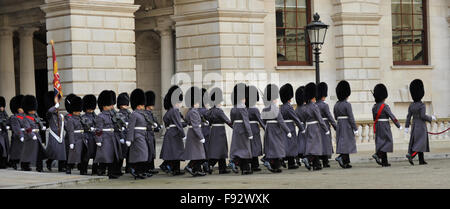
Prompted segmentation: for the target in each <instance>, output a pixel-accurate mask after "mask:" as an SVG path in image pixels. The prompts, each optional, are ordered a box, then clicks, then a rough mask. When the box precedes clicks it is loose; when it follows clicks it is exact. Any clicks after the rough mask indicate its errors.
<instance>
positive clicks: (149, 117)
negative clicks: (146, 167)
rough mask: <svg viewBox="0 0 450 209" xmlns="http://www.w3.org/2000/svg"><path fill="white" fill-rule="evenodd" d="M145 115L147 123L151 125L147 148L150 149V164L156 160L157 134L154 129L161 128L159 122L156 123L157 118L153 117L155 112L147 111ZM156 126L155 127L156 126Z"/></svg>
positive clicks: (147, 137)
mask: <svg viewBox="0 0 450 209" xmlns="http://www.w3.org/2000/svg"><path fill="white" fill-rule="evenodd" d="M144 114H146V118H147V120H148V121H147V123H149V126H148V129H147V136H146V140H147V148H148V154H149V156H148V160H147V161H148V162H150V161H152V160H153V159H155V158H156V144H155V143H156V142H155V132H154V131H153V128H156V126H158V127H159V124H158V122H157V121H156V118H155V117H154V116H153V112H152V111H151V110H145V111H144ZM144 119H145V118H144ZM154 123H155V124H156V126H155V124H154Z"/></svg>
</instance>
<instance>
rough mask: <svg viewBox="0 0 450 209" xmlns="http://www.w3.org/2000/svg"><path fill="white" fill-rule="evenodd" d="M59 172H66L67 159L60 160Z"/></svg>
mask: <svg viewBox="0 0 450 209" xmlns="http://www.w3.org/2000/svg"><path fill="white" fill-rule="evenodd" d="M58 172H66V161H64V160H60V161H58Z"/></svg>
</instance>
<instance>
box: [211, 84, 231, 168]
mask: <svg viewBox="0 0 450 209" xmlns="http://www.w3.org/2000/svg"><path fill="white" fill-rule="evenodd" d="M210 95H211V96H210V102H211V104H212V105H213V106H212V107H211V109H209V110H208V111H207V112H206V114H205V117H206V119H207V120H208V121H209V124H210V126H211V131H210V135H209V140H206V147H207V149H206V151H207V153H206V156H208V157H209V163H208V165H209V166H210V168H209V171H210V174H211V173H212V171H213V167H214V165H215V164H216V163H217V162H219V174H227V173H230V171H228V170H227V164H226V158H228V141H227V133H226V130H225V125H228V126H230V127H233V126H232V123H231V120H230V119H229V118H228V116H226V115H225V113H224V112H223V110H222V108H221V107H222V101H223V94H222V90H221V89H220V88H213V89H211V93H210Z"/></svg>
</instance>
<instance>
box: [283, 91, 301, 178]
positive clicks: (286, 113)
mask: <svg viewBox="0 0 450 209" xmlns="http://www.w3.org/2000/svg"><path fill="white" fill-rule="evenodd" d="M293 97H294V89H293V88H292V85H291V84H289V83H288V84H285V85H283V86H282V87H281V88H280V98H281V102H282V103H283V105H282V106H281V108H280V112H281V115H282V116H283V119H284V122H285V123H286V125H287V126H288V127H289V129H290V133H292V137H285V138H284V139H285V140H284V146H285V148H286V150H285V151H286V158H285V159H286V160H287V161H288V169H297V168H298V165H296V163H295V157H297V156H298V140H297V134H296V132H295V126H297V127H298V128H299V130H300V131H303V130H304V127H303V125H302V124H301V122H300V119H299V118H298V117H297V115H296V114H295V111H294V108H293V107H292V105H291V99H292V98H293Z"/></svg>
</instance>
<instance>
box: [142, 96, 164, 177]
mask: <svg viewBox="0 0 450 209" xmlns="http://www.w3.org/2000/svg"><path fill="white" fill-rule="evenodd" d="M155 99H156V95H155V92H153V91H146V92H145V100H146V101H145V111H144V112H145V114H146V120H147V121H148V122H149V123H150V125H149V128H148V129H147V138H146V139H147V143H148V146H147V147H148V149H149V150H148V153H149V158H148V161H147V163H146V169H145V173H146V175H148V176H152V175H154V174H158V171H157V170H155V158H156V138H155V132H159V130H161V125H160V124H159V123H158V120H157V119H156V117H155V116H154V115H153V108H154V107H155Z"/></svg>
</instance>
